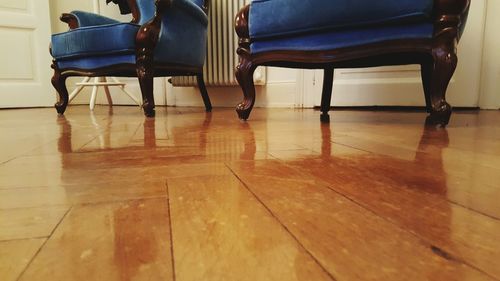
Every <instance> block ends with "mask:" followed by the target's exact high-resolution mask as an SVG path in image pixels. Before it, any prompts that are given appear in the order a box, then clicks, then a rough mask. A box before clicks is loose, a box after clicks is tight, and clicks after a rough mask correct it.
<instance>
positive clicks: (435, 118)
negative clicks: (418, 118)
mask: <svg viewBox="0 0 500 281" xmlns="http://www.w3.org/2000/svg"><path fill="white" fill-rule="evenodd" d="M432 53H433V58H434V70H433V71H432V75H431V76H432V78H431V86H430V88H431V92H430V95H431V97H430V100H431V104H432V109H431V114H430V115H429V117H428V118H427V122H426V123H427V124H430V125H441V126H443V127H444V126H446V125H448V123H449V121H450V116H451V112H452V108H451V106H450V104H448V103H447V102H446V90H447V88H448V85H449V83H450V80H451V78H452V76H453V73H454V72H455V69H456V67H457V62H458V58H457V54H456V49H455V46H454V45H452V46H446V45H444V46H443V45H441V46H440V47H437V48H435V49H433V51H432Z"/></svg>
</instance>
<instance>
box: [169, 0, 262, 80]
mask: <svg viewBox="0 0 500 281" xmlns="http://www.w3.org/2000/svg"><path fill="white" fill-rule="evenodd" d="M210 2H211V3H210V12H209V24H208V40H207V59H206V62H205V67H204V68H203V75H204V77H205V84H206V85H207V86H236V85H238V81H236V77H235V76H234V71H235V67H236V65H237V64H238V55H237V54H236V48H237V47H238V36H237V35H236V32H235V31H234V18H235V17H236V13H238V11H239V10H240V9H241V8H243V7H244V6H245V5H246V3H247V2H250V0H248V1H245V0H212V1H210ZM255 78H256V79H255V80H256V81H255V82H256V84H257V85H263V84H265V80H266V77H265V68H259V69H257V71H256V72H255ZM171 82H172V85H174V86H176V87H191V86H197V83H196V78H195V77H190V76H180V77H174V78H172V79H171Z"/></svg>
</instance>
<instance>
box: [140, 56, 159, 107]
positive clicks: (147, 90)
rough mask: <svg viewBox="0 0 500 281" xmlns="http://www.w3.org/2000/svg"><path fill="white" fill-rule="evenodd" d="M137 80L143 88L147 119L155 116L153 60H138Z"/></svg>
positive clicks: (143, 102)
mask: <svg viewBox="0 0 500 281" xmlns="http://www.w3.org/2000/svg"><path fill="white" fill-rule="evenodd" d="M137 78H138V79H139V84H140V86H141V93H142V108H143V110H144V114H145V115H146V116H147V117H154V116H155V100H154V91H153V78H154V66H153V63H152V59H148V58H144V57H143V58H142V59H140V58H138V60H137Z"/></svg>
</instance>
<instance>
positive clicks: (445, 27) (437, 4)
mask: <svg viewBox="0 0 500 281" xmlns="http://www.w3.org/2000/svg"><path fill="white" fill-rule="evenodd" d="M470 3H471V0H434V37H435V38H437V37H440V36H453V37H456V39H457V41H458V40H460V37H461V35H462V33H463V31H464V28H465V24H466V22H467V17H468V14H469V8H470Z"/></svg>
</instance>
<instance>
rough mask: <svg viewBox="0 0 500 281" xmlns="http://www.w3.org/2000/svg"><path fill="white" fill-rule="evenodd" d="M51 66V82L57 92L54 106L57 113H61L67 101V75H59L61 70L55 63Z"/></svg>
mask: <svg viewBox="0 0 500 281" xmlns="http://www.w3.org/2000/svg"><path fill="white" fill-rule="evenodd" d="M52 68H53V69H54V76H52V80H51V82H52V86H54V88H55V89H56V91H57V94H58V99H57V102H56V104H55V105H54V107H55V108H56V110H57V113H59V115H63V114H64V112H65V111H66V107H67V106H68V103H69V94H68V88H66V78H67V77H66V76H63V75H61V72H60V71H59V69H58V68H57V66H55V64H53V65H52Z"/></svg>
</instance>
